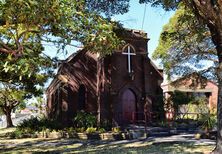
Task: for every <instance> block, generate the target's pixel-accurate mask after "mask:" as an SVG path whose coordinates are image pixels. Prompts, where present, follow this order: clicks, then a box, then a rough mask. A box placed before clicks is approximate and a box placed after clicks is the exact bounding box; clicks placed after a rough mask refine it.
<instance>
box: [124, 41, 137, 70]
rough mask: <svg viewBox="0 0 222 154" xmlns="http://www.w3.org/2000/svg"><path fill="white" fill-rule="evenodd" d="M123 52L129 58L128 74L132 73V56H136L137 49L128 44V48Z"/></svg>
mask: <svg viewBox="0 0 222 154" xmlns="http://www.w3.org/2000/svg"><path fill="white" fill-rule="evenodd" d="M122 51H123V52H122V54H123V55H126V56H127V69H128V72H129V73H131V72H132V70H133V69H132V56H135V55H136V53H135V48H134V47H133V46H132V45H130V44H127V45H126V46H124V47H123V50H122Z"/></svg>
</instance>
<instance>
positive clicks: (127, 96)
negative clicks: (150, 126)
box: [122, 89, 136, 123]
mask: <svg viewBox="0 0 222 154" xmlns="http://www.w3.org/2000/svg"><path fill="white" fill-rule="evenodd" d="M135 111H136V97H135V94H134V93H133V92H132V91H131V90H130V89H127V90H125V91H124V93H123V95H122V112H123V121H124V122H126V123H130V122H131V121H132V120H133V114H134V112H135Z"/></svg>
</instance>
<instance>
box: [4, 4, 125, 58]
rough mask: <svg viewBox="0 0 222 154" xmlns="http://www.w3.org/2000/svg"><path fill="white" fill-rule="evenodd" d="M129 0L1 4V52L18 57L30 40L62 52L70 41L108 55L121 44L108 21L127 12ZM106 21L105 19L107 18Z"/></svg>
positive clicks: (114, 24) (115, 24)
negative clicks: (111, 17) (49, 44)
mask: <svg viewBox="0 0 222 154" xmlns="http://www.w3.org/2000/svg"><path fill="white" fill-rule="evenodd" d="M128 3H129V0H118V1H116V0H114V1H113V0H112V1H111V0H108V1H103V0H96V1H92V0H79V1H76V0H59V1H58V0H50V1H45V0H28V1H27V0H19V1H17V0H7V1H0V52H2V53H8V54H12V55H13V56H15V57H19V56H21V55H23V53H25V51H26V49H29V50H31V48H28V47H27V46H26V44H27V43H29V42H30V41H33V40H29V38H30V36H31V37H34V38H35V40H34V41H38V42H41V44H44V43H48V42H51V43H54V44H55V45H56V46H57V47H58V49H59V50H65V47H66V46H67V45H74V44H73V41H78V42H80V43H82V44H83V45H84V46H85V47H86V48H89V49H94V50H91V51H97V52H100V53H102V54H107V53H110V52H111V51H112V50H113V49H115V48H116V47H117V46H118V45H119V44H120V40H119V39H118V37H117V36H116V34H115V32H114V30H115V27H116V26H117V23H114V22H111V21H110V18H109V17H110V16H111V15H113V14H122V13H125V12H126V11H128V6H129V4H128ZM107 17H108V18H107Z"/></svg>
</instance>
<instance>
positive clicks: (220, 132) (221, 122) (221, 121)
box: [212, 37, 222, 154]
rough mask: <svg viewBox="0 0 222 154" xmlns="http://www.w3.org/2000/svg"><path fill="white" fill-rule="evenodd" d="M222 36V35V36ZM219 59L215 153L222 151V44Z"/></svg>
mask: <svg viewBox="0 0 222 154" xmlns="http://www.w3.org/2000/svg"><path fill="white" fill-rule="evenodd" d="M221 38H222V37H221ZM216 49H217V55H218V60H219V67H218V68H217V78H218V102H217V143H216V148H215V149H214V151H213V152H212V153H213V154H221V153H222V44H218V45H217V46H216Z"/></svg>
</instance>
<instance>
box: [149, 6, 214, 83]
mask: <svg viewBox="0 0 222 154" xmlns="http://www.w3.org/2000/svg"><path fill="white" fill-rule="evenodd" d="M153 58H154V59H160V60H161V63H162V64H163V67H164V69H165V72H166V73H167V74H169V75H170V76H172V75H177V76H185V75H188V74H190V73H193V72H199V73H200V74H201V75H203V76H205V77H208V79H209V78H210V79H213V80H214V81H217V78H216V67H218V60H217V53H216V50H215V45H214V44H213V42H212V40H211V35H210V32H209V29H208V28H207V27H206V26H205V25H203V24H201V23H200V22H199V21H198V20H197V18H196V17H195V15H194V14H193V13H192V11H191V10H189V9H187V8H185V7H184V6H181V7H180V8H179V9H178V10H177V11H176V13H175V15H174V16H173V17H172V18H171V19H170V21H169V23H168V24H166V25H165V26H164V27H163V30H162V33H161V36H160V39H159V44H158V47H157V48H156V50H155V52H154V53H153Z"/></svg>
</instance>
